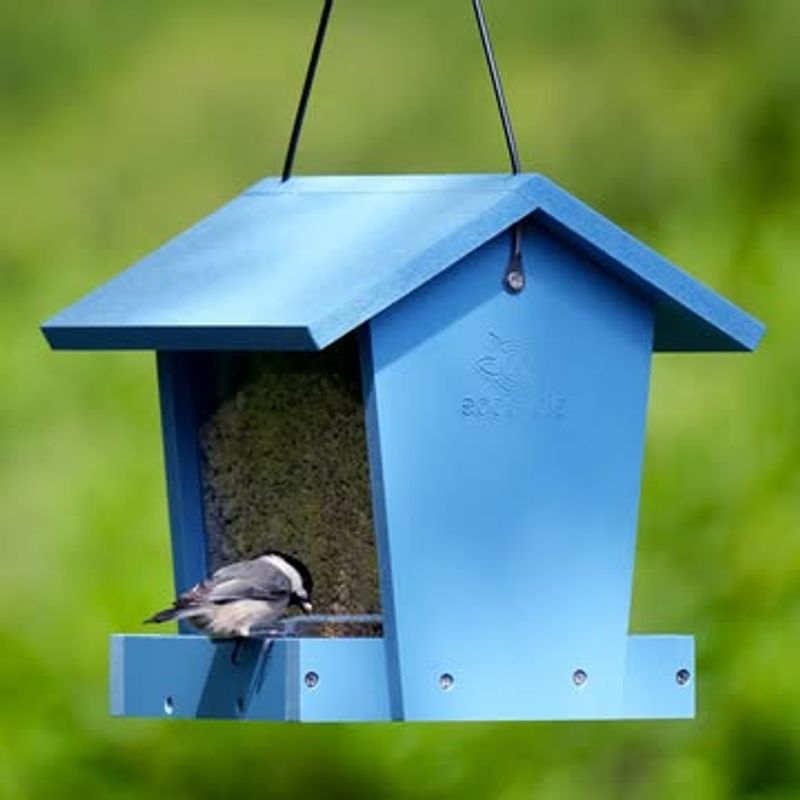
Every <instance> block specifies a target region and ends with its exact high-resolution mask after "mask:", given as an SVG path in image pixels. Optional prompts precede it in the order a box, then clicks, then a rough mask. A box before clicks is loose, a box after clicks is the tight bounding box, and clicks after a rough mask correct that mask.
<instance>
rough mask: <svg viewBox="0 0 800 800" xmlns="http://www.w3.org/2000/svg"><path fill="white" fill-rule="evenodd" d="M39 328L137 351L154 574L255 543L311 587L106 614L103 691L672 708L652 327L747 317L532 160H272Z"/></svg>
mask: <svg viewBox="0 0 800 800" xmlns="http://www.w3.org/2000/svg"><path fill="white" fill-rule="evenodd" d="M510 231H513V232H514V233H513V236H512V237H511V238H512V239H513V242H514V245H513V247H514V250H515V252H514V259H515V260H514V259H512V260H514V264H515V265H516V266H517V267H519V266H520V265H524V288H522V287H521V286H516V287H514V286H509V283H508V280H505V281H504V275H506V278H507V277H508V275H507V271H508V265H509V237H510V234H509V232H510ZM520 288H521V289H522V290H521V291H520V290H519V289H520ZM43 329H44V333H45V335H46V337H47V339H48V341H49V342H50V344H51V345H52V346H53V347H54V348H56V349H65V350H117V349H135V350H152V351H155V353H156V360H157V367H158V382H159V390H160V398H161V416H162V423H163V436H164V452H165V462H166V474H167V485H168V494H169V509H170V525H171V536H172V553H173V565H174V576H175V586H174V589H175V591H176V592H181V591H183V590H185V589H187V588H189V587H190V586H191V585H193V584H194V583H196V582H197V581H199V580H201V579H202V578H204V577H205V576H207V575H208V573H209V571H210V570H211V569H213V568H215V567H217V566H220V565H221V564H223V563H225V562H226V561H230V560H236V559H238V558H242V557H249V556H254V555H257V554H258V553H259V552H261V551H262V550H264V549H267V548H269V547H277V548H279V549H280V548H283V549H287V551H291V552H293V554H295V555H297V556H299V557H301V558H303V559H304V560H306V561H307V562H308V564H309V566H310V567H311V569H312V572H313V574H314V576H315V579H316V582H317V583H319V584H321V589H320V591H322V592H323V594H324V595H325V596H324V598H323V600H322V605H323V609H322V610H323V611H325V612H326V613H328V614H329V615H330V620H329V621H330V624H331V627H330V628H329V629H325V626H322V627H323V629H322V630H320V631H317V633H318V634H320V635H314V636H294V637H290V636H287V637H282V638H275V639H273V640H272V641H271V644H270V646H269V647H266V646H263V645H262V642H260V641H252V642H249V643H248V645H247V646H246V647H245V653H244V656H243V657H242V658H241V659H240V660H239V661H238V663H237V662H232V661H231V658H230V650H231V645H230V644H228V643H218V642H212V641H209V640H208V639H205V638H203V637H199V636H194V635H191V634H190V633H188V632H186V631H181V632H179V633H177V634H175V635H124V634H123V635H116V636H113V637H112V641H111V677H110V680H111V707H112V712H113V713H114V714H118V715H122V716H164V715H171V716H174V717H215V718H226V717H230V718H247V719H261V720H299V721H370V720H371V721H376V720H566V719H632V718H670V717H671V718H679V717H691V716H693V713H694V695H695V692H694V684H695V665H694V644H693V638H692V637H690V636H682V635H681V636H677V635H661V634H659V635H632V634H630V633H629V630H628V627H629V616H630V607H631V591H632V579H633V572H634V559H635V544H636V532H637V515H638V507H639V495H640V486H641V475H642V460H643V448H644V439H645V422H646V413H647V399H648V388H649V383H650V363H651V357H652V354H653V353H654V352H656V353H658V352H676V351H680V352H723V351H747V350H752V349H754V348H755V347H756V345H757V343H758V341H759V339H760V337H761V335H762V333H763V327H762V325H761V324H760V323H759V322H758V321H757V320H755V319H753V318H752V317H750V316H749V315H748V314H746V313H745V312H744V311H742V310H740V309H739V308H737V307H736V306H734V305H733V304H731V303H730V302H728V301H727V300H725V299H724V298H722V297H721V296H719V295H718V294H716V293H714V292H713V291H711V290H710V289H708V288H706V287H705V286H703V285H702V284H701V283H699V282H698V281H696V280H694V279H693V278H692V277H690V276H689V275H688V274H686V273H685V272H683V271H681V270H680V269H678V268H677V267H675V266H673V265H672V264H670V263H669V262H668V261H666V260H665V259H664V258H662V257H661V256H660V255H658V254H657V253H655V252H654V251H653V250H651V249H649V248H648V247H647V246H645V245H644V244H642V243H641V242H639V241H637V240H636V239H635V238H634V237H633V236H631V235H629V234H628V233H626V232H624V231H623V230H621V229H620V228H618V227H617V226H616V225H614V224H613V223H612V222H610V221H608V220H607V219H605V218H604V217H603V216H601V215H600V214H599V213H597V212H596V211H593V210H592V209H591V208H589V207H587V206H586V205H584V204H583V203H582V202H580V201H579V200H577V199H576V198H574V197H573V196H572V195H570V194H569V193H568V192H567V191H565V190H564V189H562V188H560V187H559V186H558V185H556V184H555V183H554V182H552V181H551V180H549V179H548V178H546V177H543V176H541V175H535V174H512V175H438V176H433V175H429V176H388V177H365V176H360V177H301V178H291V179H290V180H286V181H283V180H280V179H277V178H269V179H266V180H263V181H260V182H259V183H256V184H255V185H253V186H252V187H251V188H249V189H247V190H246V191H245V192H244V193H243V194H241V195H240V196H238V197H237V198H235V199H234V200H232V201H231V202H230V203H228V204H227V205H225V206H223V207H222V208H221V209H219V210H218V211H216V212H214V213H212V214H211V215H210V216H208V217H206V218H205V219H203V220H202V221H200V222H199V223H197V224H196V225H194V226H193V227H192V228H190V229H189V230H187V231H185V232H184V233H182V234H180V235H178V236H177V237H176V238H174V239H172V240H171V241H169V242H168V243H167V244H165V245H164V246H162V247H161V248H159V249H158V250H156V251H155V252H154V253H152V254H151V255H149V256H147V257H146V258H144V259H143V260H142V261H140V262H139V263H137V264H135V265H134V266H132V267H130V268H129V269H127V270H126V271H124V272H122V273H121V274H119V275H118V276H116V277H115V278H113V279H111V280H110V281H109V282H107V283H106V284H104V285H102V286H100V287H99V288H97V289H96V290H95V291H93V292H92V293H91V294H89V295H87V296H86V297H85V298H83V299H82V300H80V301H78V302H77V303H76V304H74V305H72V306H70V307H69V308H67V309H66V310H64V311H62V312H61V313H59V314H58V315H57V316H55V317H54V318H53V319H51V320H50V321H49V322H47V323H45V324H44V326H43ZM376 554H377V558H376ZM322 587H324V588H322ZM145 610H146V609H143V612H144V611H145ZM344 613H348V614H352V613H356V614H357V613H364V614H368V613H380V614H381V616H382V628H381V629H379V630H365V631H361V632H360V635H357V636H352V635H351V636H344V635H325V634H329V633H331V632H333V633H334V634H335V633H336V620H337V615H338V614H344ZM370 633H372V634H374V633H380V635H365V634H370Z"/></svg>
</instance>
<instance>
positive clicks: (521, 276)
mask: <svg viewBox="0 0 800 800" xmlns="http://www.w3.org/2000/svg"><path fill="white" fill-rule="evenodd" d="M506 288H507V289H508V291H509V292H513V293H514V294H516V293H517V292H521V291H522V290H523V289H524V288H525V273H524V272H522V270H519V269H512V270H509V271H508V272H507V273H506Z"/></svg>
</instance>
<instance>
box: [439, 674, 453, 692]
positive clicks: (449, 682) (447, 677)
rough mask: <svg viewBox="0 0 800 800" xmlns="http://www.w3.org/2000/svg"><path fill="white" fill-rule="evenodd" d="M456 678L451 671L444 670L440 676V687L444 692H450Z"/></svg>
mask: <svg viewBox="0 0 800 800" xmlns="http://www.w3.org/2000/svg"><path fill="white" fill-rule="evenodd" d="M455 682H456V679H455V678H454V677H453V676H452V675H451V674H450V673H449V672H443V673H442V674H441V675H440V676H439V688H440V689H441V690H442V691H443V692H449V691H450V690H451V689H452V688H453V686H454V685H455Z"/></svg>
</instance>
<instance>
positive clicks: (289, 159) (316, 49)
mask: <svg viewBox="0 0 800 800" xmlns="http://www.w3.org/2000/svg"><path fill="white" fill-rule="evenodd" d="M332 10H333V0H325V5H324V6H323V7H322V15H321V16H320V18H319V25H318V26H317V35H316V36H315V37H314V46H313V47H312V48H311V58H310V59H309V61H308V69H307V70H306V79H305V81H303V91H302V92H301V93H300V102H299V103H298V106H297V113H296V114H295V115H294V125H292V135H291V136H290V138H289V147H288V148H287V150H286V158H285V160H284V162H283V173H282V175H281V182H282V183H283V182H285V181H288V180H289V178H291V177H292V166H293V165H294V155H295V153H296V152H297V143H298V142H299V141H300V132H301V131H302V130H303V120H304V119H305V116H306V107H307V106H308V98H309V97H310V96H311V87H312V86H313V85H314V76H315V75H316V74H317V65H318V64H319V54H320V53H321V52H322V44H323V42H324V41H325V33H326V32H327V30H328V20H329V19H330V17H331V11H332Z"/></svg>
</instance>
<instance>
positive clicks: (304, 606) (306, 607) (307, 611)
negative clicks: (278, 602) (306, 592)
mask: <svg viewBox="0 0 800 800" xmlns="http://www.w3.org/2000/svg"><path fill="white" fill-rule="evenodd" d="M300 608H302V609H303V613H304V614H310V613H311V612H312V611H313V610H314V606H312V605H311V603H309V602H308V600H303V602H302V603H300Z"/></svg>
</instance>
